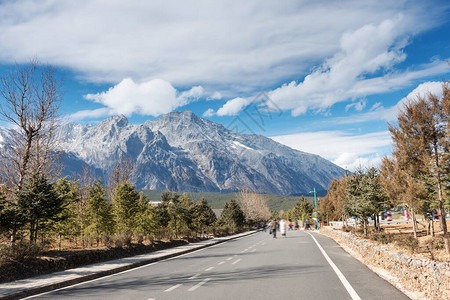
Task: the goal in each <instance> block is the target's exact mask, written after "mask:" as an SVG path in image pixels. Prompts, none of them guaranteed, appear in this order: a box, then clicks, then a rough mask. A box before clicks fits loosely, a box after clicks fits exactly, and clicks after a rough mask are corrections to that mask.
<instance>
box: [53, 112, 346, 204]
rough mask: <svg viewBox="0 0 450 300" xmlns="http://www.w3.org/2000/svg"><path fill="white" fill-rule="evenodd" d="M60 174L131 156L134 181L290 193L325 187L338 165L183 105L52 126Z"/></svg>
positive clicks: (147, 185) (142, 185)
mask: <svg viewBox="0 0 450 300" xmlns="http://www.w3.org/2000/svg"><path fill="white" fill-rule="evenodd" d="M59 138H60V140H61V142H60V144H59V149H58V150H60V151H63V152H64V153H65V156H64V162H65V163H66V168H65V171H64V175H73V174H71V173H73V172H75V171H74V170H80V169H82V165H83V164H84V165H87V166H90V167H91V168H93V169H95V170H96V174H101V173H102V174H101V175H102V176H103V177H105V176H106V174H107V173H108V170H110V169H111V168H112V167H113V165H114V164H115V163H116V161H117V160H120V159H122V158H127V159H128V160H131V161H132V162H133V165H134V168H133V172H132V174H131V181H132V182H133V183H134V184H136V186H137V187H138V188H139V189H151V190H174V191H186V192H234V191H238V190H240V189H243V188H245V189H249V190H252V191H255V192H259V193H268V194H279V195H292V194H301V193H308V192H309V191H310V190H312V189H313V188H316V190H319V189H320V190H326V189H327V188H328V185H329V183H330V182H331V180H332V179H333V178H338V177H341V176H343V175H344V172H345V171H344V170H343V169H342V168H340V167H338V166H336V165H334V164H333V163H331V162H329V161H327V160H326V159H324V158H322V157H320V156H318V155H315V154H310V153H305V152H301V151H298V150H294V149H291V148H289V147H288V146H285V145H282V144H279V143H278V142H275V141H274V140H272V139H270V138H267V137H264V136H261V135H255V134H253V135H246V134H240V133H236V132H234V131H232V130H229V129H227V128H225V127H224V126H223V125H221V124H217V123H214V122H212V121H209V120H206V119H203V118H200V117H198V116H197V115H195V114H194V113H193V112H191V111H189V110H185V111H182V112H171V113H168V114H165V115H162V116H161V117H160V118H158V119H155V120H147V121H145V122H144V123H143V124H138V125H133V124H130V123H129V121H128V119H127V118H126V117H125V116H123V115H121V116H112V117H110V118H108V119H105V120H103V121H101V122H100V123H98V124H96V125H90V124H88V125H81V124H76V123H66V124H64V125H62V126H61V127H60V128H59Z"/></svg>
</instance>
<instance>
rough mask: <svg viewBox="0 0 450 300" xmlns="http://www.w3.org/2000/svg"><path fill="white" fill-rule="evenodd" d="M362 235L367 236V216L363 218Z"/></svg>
mask: <svg viewBox="0 0 450 300" xmlns="http://www.w3.org/2000/svg"><path fill="white" fill-rule="evenodd" d="M363 227H364V236H367V218H363Z"/></svg>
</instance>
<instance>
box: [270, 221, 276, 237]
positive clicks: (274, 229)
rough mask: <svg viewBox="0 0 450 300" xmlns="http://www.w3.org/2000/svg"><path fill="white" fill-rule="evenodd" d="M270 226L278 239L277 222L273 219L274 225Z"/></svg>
mask: <svg viewBox="0 0 450 300" xmlns="http://www.w3.org/2000/svg"><path fill="white" fill-rule="evenodd" d="M270 225H271V227H270V229H271V231H272V234H273V237H274V238H276V237H277V220H275V219H273V221H272V224H270Z"/></svg>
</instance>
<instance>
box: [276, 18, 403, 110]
mask: <svg viewBox="0 0 450 300" xmlns="http://www.w3.org/2000/svg"><path fill="white" fill-rule="evenodd" d="M408 23H410V22H409V21H408V20H405V17H404V16H403V15H398V16H396V17H395V18H393V19H387V20H385V21H383V22H381V23H380V24H378V25H372V24H369V25H364V26H362V27H361V28H359V29H357V30H355V31H353V32H347V33H345V34H343V35H342V38H341V43H340V51H339V52H337V53H336V54H335V55H334V56H333V57H331V58H330V59H327V60H326V61H325V62H324V63H323V64H322V65H321V66H320V67H319V68H318V69H317V70H315V71H313V72H312V73H311V74H309V75H308V76H306V77H305V79H304V80H303V81H302V82H299V83H297V82H294V81H293V82H291V83H289V84H285V85H283V86H281V87H279V88H277V89H275V90H273V91H270V92H269V97H270V99H271V101H272V102H274V103H276V104H277V105H278V106H279V107H281V108H282V109H290V110H292V115H294V116H297V115H300V114H303V113H305V112H306V111H307V110H309V109H313V110H318V111H324V110H326V109H328V108H329V107H331V106H333V105H334V104H335V103H337V102H341V101H345V100H347V99H349V98H356V97H363V96H365V95H366V93H364V92H361V90H358V89H355V86H356V85H357V84H358V83H360V82H364V81H365V77H366V76H367V75H370V74H373V73H375V72H377V71H387V70H389V69H390V68H391V67H392V66H394V65H395V64H397V63H399V62H401V61H403V60H404V59H405V57H406V55H405V54H404V53H403V52H402V49H403V48H404V47H405V46H406V43H405V38H404V34H405V30H406V27H407V26H408ZM382 77H383V76H382ZM269 104H270V103H269Z"/></svg>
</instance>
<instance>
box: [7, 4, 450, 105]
mask: <svg viewBox="0 0 450 300" xmlns="http://www.w3.org/2000/svg"><path fill="white" fill-rule="evenodd" d="M442 6H443V5H434V3H427V1H407V2H406V3H405V2H404V1H379V0H367V1H360V0H346V1H332V2H329V1H328V2H326V3H324V2H323V1H300V2H299V1H296V0H295V1H294V0H290V1H289V0H287V1H283V5H280V4H279V3H278V2H273V1H264V2H261V1H258V0H248V1H245V3H242V1H238V0H230V1H226V2H224V1H182V2H180V1H174V0H167V1H163V2H161V1H131V2H130V1H106V0H103V1H102V0H96V1H54V0H53V1H52V0H47V1H40V0H27V1H3V2H1V3H0V61H1V62H3V63H11V62H15V61H17V62H26V61H28V60H29V59H30V57H38V58H39V59H40V60H42V61H43V62H48V63H50V64H53V65H58V66H62V67H68V68H70V69H72V70H76V71H78V72H81V74H82V76H83V77H84V78H87V79H88V80H90V81H103V82H105V81H106V82H109V83H117V82H119V81H120V80H122V79H123V78H125V77H131V78H134V79H135V80H136V81H138V82H141V81H149V80H150V79H154V78H161V79H164V80H166V81H168V82H171V84H173V85H175V86H194V85H198V84H199V83H201V84H202V86H204V87H205V88H207V89H209V88H210V86H223V87H224V89H223V90H230V89H232V90H233V91H245V92H254V91H260V90H261V88H262V87H265V86H268V85H273V84H278V83H279V82H282V81H284V80H286V78H294V76H295V77H297V78H301V77H303V76H304V75H305V74H306V73H307V72H308V70H309V68H310V67H311V66H312V65H315V64H317V63H319V62H320V61H322V60H323V58H324V57H331V56H333V54H335V53H336V51H338V50H339V45H340V46H341V48H342V49H343V52H342V53H341V54H343V55H344V56H345V57H346V58H347V59H346V58H345V57H344V58H340V57H339V56H334V57H333V58H332V59H330V60H329V61H328V63H329V64H330V65H333V66H334V68H333V70H330V78H331V79H332V78H336V77H335V76H334V75H333V74H332V73H333V72H336V71H338V72H340V73H341V74H343V72H344V71H345V72H348V73H349V76H350V77H351V78H352V76H354V74H355V72H356V73H358V69H355V70H352V69H351V68H347V67H346V66H345V65H344V64H345V63H346V62H347V61H348V59H349V58H350V54H351V55H352V56H354V57H355V60H358V61H360V62H361V68H363V69H364V70H365V71H366V72H372V71H373V70H375V69H377V68H378V67H380V66H384V67H388V66H389V65H391V64H392V63H393V62H395V61H396V60H398V59H401V55H400V53H398V51H397V50H398V49H393V48H392V49H389V50H388V51H382V50H386V49H376V47H375V48H374V46H379V47H381V48H383V46H385V44H386V43H388V44H389V43H390V42H391V41H392V39H394V40H395V39H396V38H397V37H399V33H403V34H405V35H409V34H416V33H420V32H423V31H424V30H426V29H429V28H432V27H434V26H436V25H437V24H438V23H439V22H442V20H444V21H445V14H446V10H445V9H444V8H443V7H442ZM400 12H401V13H402V14H403V19H402V20H403V23H401V22H395V21H394V23H395V28H393V34H394V36H392V35H391V34H390V30H391V28H390V25H389V24H387V23H386V26H385V27H389V28H386V30H385V31H384V33H386V34H387V35H386V37H384V36H380V35H378V34H377V33H383V32H377V31H373V30H372V27H371V26H373V25H367V24H380V23H382V22H383V20H394V19H395V18H396V16H397V15H398V14H399V13H400ZM442 16H444V18H443V17H442ZM411 20H413V21H414V22H411ZM417 20H420V22H417ZM382 24H383V23H382ZM365 25H367V26H368V27H365ZM359 28H363V29H364V30H360V31H358V29H359ZM397 28H399V29H397ZM244 29H245V30H244ZM352 32H353V34H352ZM355 33H356V34H359V35H361V36H362V38H364V37H366V36H367V35H369V34H371V33H374V35H373V36H372V38H373V40H379V41H380V43H377V44H375V43H370V41H367V40H366V44H364V45H361V46H358V43H357V42H358V41H359V40H360V39H359V37H357V36H355ZM341 36H343V38H342V39H341V41H340V37H341ZM363 46H364V47H367V50H366V51H363V52H358V51H361V49H363ZM389 46H392V44H389ZM352 49H355V51H352ZM345 51H349V52H348V53H346V52H345ZM365 52H370V53H371V54H374V55H372V56H370V57H369V56H368V54H367V53H365ZM375 54H376V55H375ZM362 58H369V59H368V60H366V61H363V60H361V59H362ZM339 62H341V63H339ZM356 66H357V65H356V64H351V67H352V68H354V67H356ZM341 67H342V68H344V69H345V70H344V69H342V70H341ZM319 79H320V78H316V79H315V80H319ZM221 90H222V89H221ZM299 112H301V109H299Z"/></svg>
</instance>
